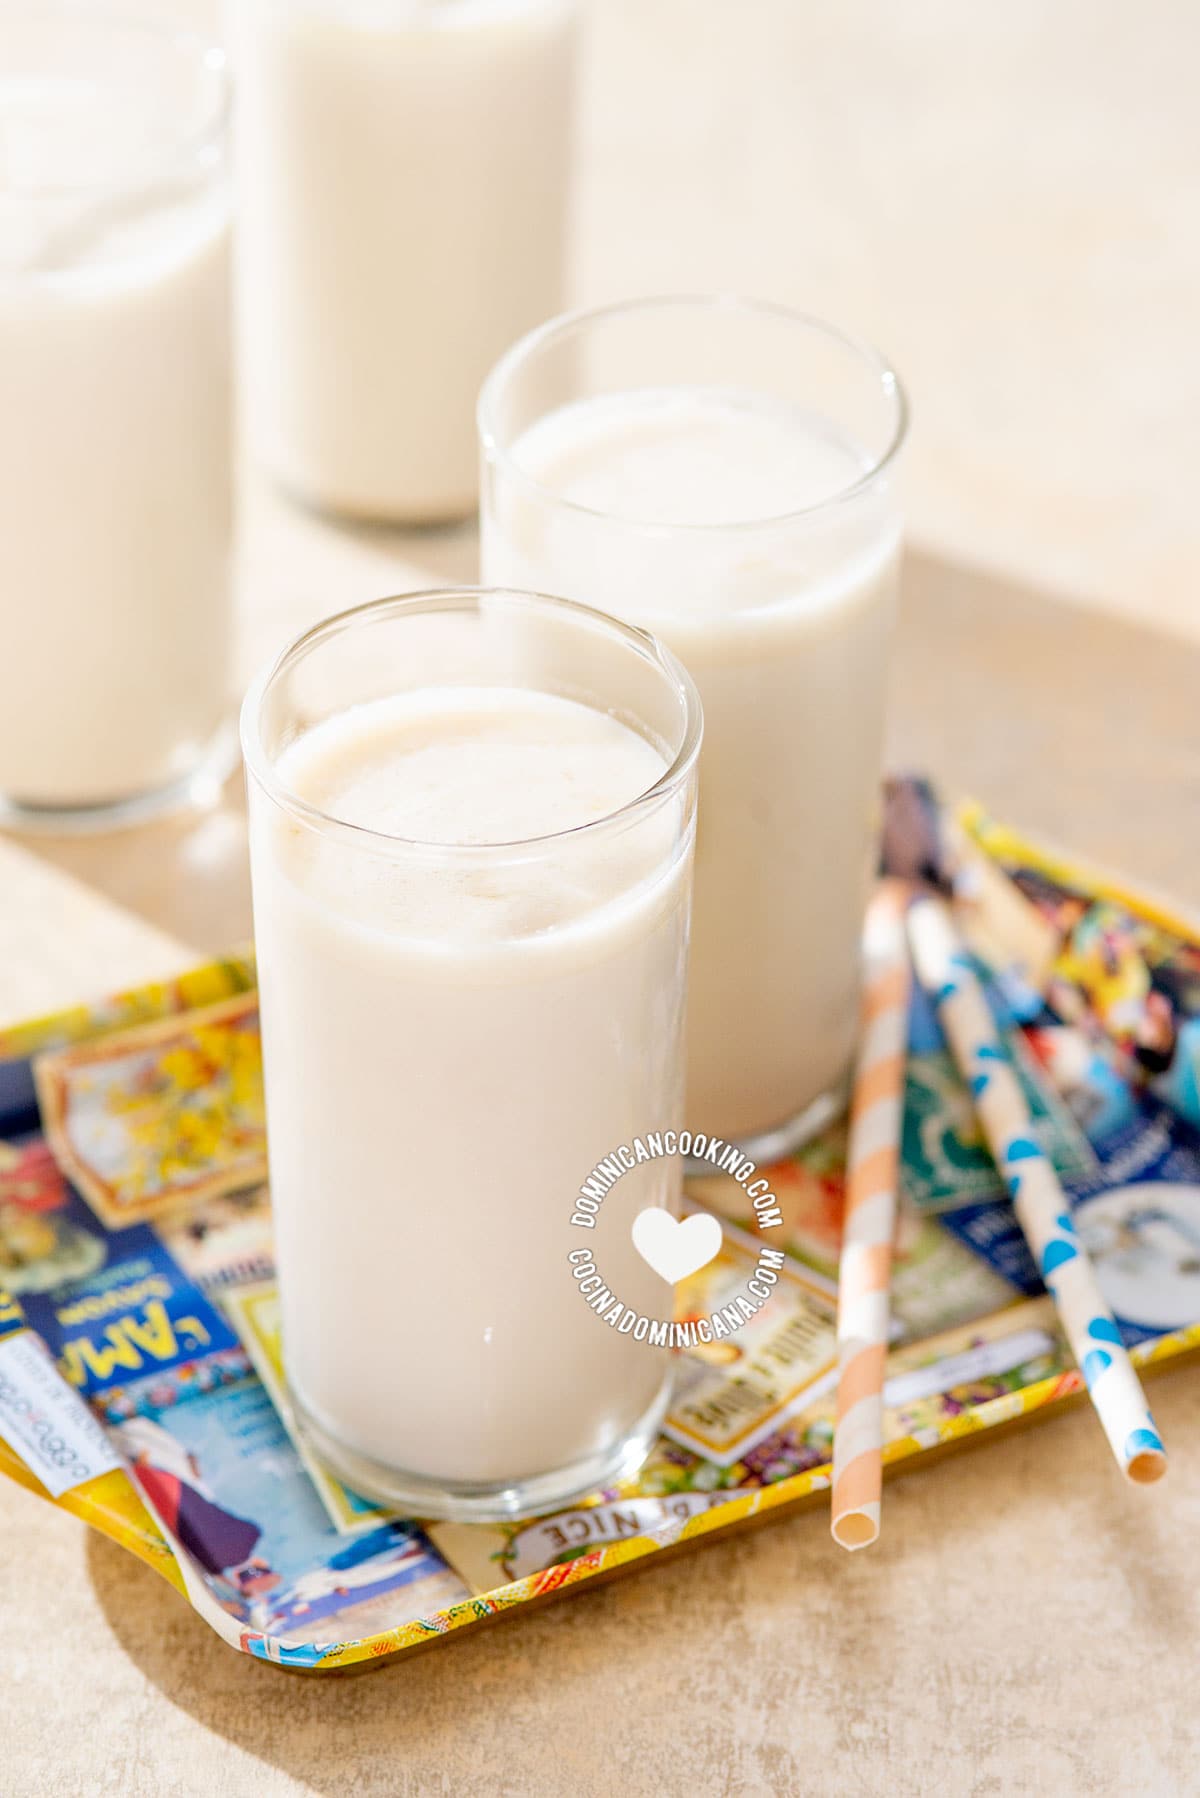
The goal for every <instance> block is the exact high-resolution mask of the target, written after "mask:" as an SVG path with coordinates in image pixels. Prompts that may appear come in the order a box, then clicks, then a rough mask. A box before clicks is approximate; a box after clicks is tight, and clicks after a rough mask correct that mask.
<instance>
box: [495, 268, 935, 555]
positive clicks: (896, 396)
mask: <svg viewBox="0 0 1200 1798" xmlns="http://www.w3.org/2000/svg"><path fill="white" fill-rule="evenodd" d="M672 307H688V308H691V309H694V310H696V311H709V312H713V313H716V312H725V313H741V314H743V315H744V316H746V317H747V318H759V319H768V320H771V321H773V322H775V323H778V324H785V325H795V326H800V327H802V328H803V329H804V330H805V331H808V332H811V333H813V334H815V335H817V336H821V337H824V338H825V339H826V341H827V342H829V343H832V344H836V345H838V346H839V347H840V348H841V349H844V350H849V351H850V352H851V353H852V354H853V355H854V356H856V357H857V358H858V360H859V361H860V362H861V363H862V364H863V365H864V366H865V367H867V368H868V369H870V370H873V371H874V372H875V373H876V375H877V376H878V380H879V391H880V392H881V394H883V395H884V397H885V398H886V399H888V400H890V402H891V405H892V409H893V416H892V423H891V431H890V434H889V437H888V441H887V444H886V446H885V447H884V449H883V451H882V453H881V454H880V455H879V456H877V457H875V458H874V459H873V460H872V462H871V465H870V467H869V468H867V469H865V470H864V471H863V473H862V474H860V475H859V476H857V477H856V479H855V480H853V481H851V482H850V483H848V485H847V486H845V487H841V488H839V489H838V491H837V492H836V493H831V494H827V495H826V496H825V498H824V499H820V500H815V501H813V502H812V503H811V504H810V505H805V506H790V507H788V508H786V509H785V510H784V511H782V512H769V513H762V514H761V515H757V516H755V517H752V518H735V519H731V520H730V521H729V522H727V523H712V522H708V521H705V522H701V523H693V524H668V523H664V522H663V521H662V520H656V519H654V518H637V517H634V516H632V515H631V514H629V513H625V512H614V511H612V510H610V509H606V508H604V507H601V506H588V505H584V504H583V503H582V502H581V501H579V500H573V499H568V498H567V496H566V495H565V494H563V493H560V492H559V491H558V489H557V488H555V487H549V486H547V485H546V483H545V482H544V481H539V480H538V479H537V477H536V476H535V475H531V474H530V473H529V471H528V470H527V469H525V468H523V467H522V466H521V464H520V463H519V462H518V461H517V460H516V458H515V457H514V455H513V453H512V450H511V448H510V447H508V446H505V445H502V444H501V442H500V440H499V436H498V434H497V432H496V429H495V424H494V415H495V412H496V410H497V401H496V396H497V394H498V393H499V392H500V391H501V390H502V389H503V388H504V387H505V386H506V385H507V383H508V382H509V381H510V380H511V379H512V378H513V376H514V375H515V374H516V373H517V372H518V371H519V370H520V369H521V367H522V366H523V365H524V364H525V363H526V362H528V361H529V360H531V358H532V357H533V356H535V355H536V354H537V352H538V351H539V350H542V349H544V348H545V347H546V346H547V345H548V344H552V343H554V342H555V341H556V340H558V339H560V338H562V337H566V336H567V335H568V334H569V333H570V332H572V331H576V330H578V329H579V328H580V327H581V326H587V325H593V324H601V323H604V322H606V321H608V320H612V319H618V318H621V317H623V316H626V315H629V314H631V313H638V312H645V313H651V312H656V311H666V310H668V309H669V308H672ZM543 416H545V415H544V414H543ZM909 419H910V409H909V403H908V395H907V393H906V391H905V388H904V385H903V383H902V381H901V380H900V377H899V375H898V374H897V373H896V371H895V369H894V368H893V367H892V365H891V363H890V362H889V361H888V359H887V357H886V356H884V355H883V353H882V351H880V350H877V349H876V348H875V347H874V345H873V344H871V343H869V342H868V341H867V340H866V339H865V338H860V337H855V336H854V335H852V334H851V333H850V332H848V331H843V330H842V329H841V327H840V326H838V325H833V324H830V323H829V321H828V320H827V319H823V318H820V317H818V316H817V314H816V313H812V312H801V311H799V310H798V309H796V308H795V307H792V306H784V305H781V304H780V303H778V302H777V301H775V300H759V299H754V298H751V297H750V296H749V295H745V294H739V293H724V292H718V293H664V294H651V295H648V296H646V297H644V298H642V299H637V300H618V301H616V302H614V303H612V304H610V305H606V306H582V307H577V308H576V309H575V310H573V311H571V312H561V313H559V314H557V316H556V317H554V318H551V319H547V320H546V322H545V323H544V324H541V325H537V326H535V327H534V329H533V330H532V331H527V332H526V333H525V335H524V336H523V337H519V338H518V339H517V341H516V342H515V343H513V344H510V345H509V347H508V349H506V350H505V352H504V354H503V355H502V356H501V357H500V360H499V361H498V362H496V363H495V364H494V365H493V366H492V368H491V370H490V372H489V373H488V375H487V377H486V379H485V380H484V383H483V386H482V387H481V388H480V390H479V398H478V401H477V402H476V406H475V424H476V430H477V433H478V436H479V443H480V448H481V449H482V451H483V455H484V458H485V459H486V460H487V461H488V462H489V463H494V464H496V465H503V467H504V469H505V472H506V473H507V474H510V475H512V476H513V477H514V478H515V479H517V480H518V481H519V482H521V484H522V485H523V486H525V487H526V488H528V489H529V490H530V491H532V492H534V493H537V494H539V495H540V496H541V497H542V498H543V499H545V500H547V501H549V502H551V503H553V504H554V505H556V506H561V507H563V508H564V509H565V510H568V511H571V512H574V513H577V514H579V515H581V516H583V517H586V518H595V519H603V520H604V521H605V522H607V523H609V524H614V525H623V526H625V527H627V528H629V529H639V530H661V531H670V532H672V533H675V532H678V533H680V534H681V535H690V534H693V533H694V534H696V535H700V536H703V535H707V534H709V533H726V534H731V533H736V532H739V531H758V530H763V529H768V528H770V527H773V526H774V527H778V526H781V525H786V524H788V523H790V522H793V521H796V520H799V519H802V518H816V517H819V516H821V514H823V513H827V512H831V511H832V510H833V509H834V508H835V507H837V506H840V505H844V504H846V503H847V502H848V501H850V500H854V499H857V498H858V497H859V496H860V495H861V494H863V493H864V492H865V491H866V490H867V489H868V488H870V487H872V486H873V485H874V484H875V483H876V482H877V481H878V480H879V478H880V476H881V475H883V474H885V473H886V471H887V470H888V469H889V468H890V467H891V466H892V464H893V463H894V462H895V461H896V459H897V457H898V456H899V454H900V451H901V449H902V448H903V447H904V442H905V439H906V438H907V436H908V426H909Z"/></svg>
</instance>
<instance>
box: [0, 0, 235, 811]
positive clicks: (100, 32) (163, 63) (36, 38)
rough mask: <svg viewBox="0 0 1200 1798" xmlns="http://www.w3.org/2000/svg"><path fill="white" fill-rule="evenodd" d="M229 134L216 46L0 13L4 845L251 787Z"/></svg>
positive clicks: (26, 9) (72, 11) (63, 18)
mask: <svg viewBox="0 0 1200 1798" xmlns="http://www.w3.org/2000/svg"><path fill="white" fill-rule="evenodd" d="M227 111H228V83H227V78H226V72H225V64H224V58H223V57H222V55H221V52H220V51H219V50H217V49H215V48H214V47H213V46H212V45H210V44H207V43H205V42H204V41H203V40H201V39H199V38H196V37H193V36H190V35H188V34H186V33H180V32H177V31H173V30H170V29H168V28H166V27H159V26H156V25H154V24H151V23H144V22H141V23H139V22H137V21H134V20H130V19H126V18H120V17H109V16H107V15H106V14H105V13H103V12H100V11H93V10H92V9H91V8H81V7H79V6H65V5H59V4H57V3H56V0H37V3H36V4H33V0H29V3H28V4H20V3H18V4H15V5H8V6H5V7H4V8H3V10H0V395H2V396H3V398H2V401H0V665H2V667H3V671H4V695H3V703H2V704H0V822H7V823H16V824H20V825H36V824H39V823H42V824H49V825H51V826H52V827H55V828H61V827H78V826H88V825H91V826H104V825H108V824H112V823H117V822H123V821H127V820H129V819H131V818H134V817H136V816H139V815H142V814H144V813H146V812H148V811H152V810H154V809H156V808H159V807H161V806H163V805H166V804H169V803H175V802H179V801H182V800H184V799H186V798H189V797H191V796H193V795H194V794H195V793H197V792H198V791H200V790H202V789H210V788H211V787H212V786H213V785H214V784H215V776H216V775H217V774H218V772H219V773H221V774H223V773H225V772H227V771H228V767H229V765H230V763H231V761H232V757H233V751H234V748H235V736H234V731H233V728H232V726H233V720H232V706H231V700H232V693H231V690H230V682H229V660H230V635H231V629H230V587H229V581H230V567H229V564H230V549H231V532H232V515H231V444H230V419H231V413H230V379H229V318H228V312H229V298H228V236H229V202H228V184H227V171H226V114H227Z"/></svg>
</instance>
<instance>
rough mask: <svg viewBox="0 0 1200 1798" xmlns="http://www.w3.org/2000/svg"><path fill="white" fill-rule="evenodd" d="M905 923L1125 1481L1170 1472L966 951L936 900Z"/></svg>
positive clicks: (922, 902) (921, 903)
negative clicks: (1034, 1131)
mask: <svg viewBox="0 0 1200 1798" xmlns="http://www.w3.org/2000/svg"><path fill="white" fill-rule="evenodd" d="M908 930H909V937H910V940H911V942H912V949H913V960H914V962H915V964H916V970H917V977H918V979H919V980H920V981H921V984H922V985H923V986H924V987H925V988H926V989H927V990H928V992H929V994H930V997H931V998H932V1000H933V1002H934V1004H935V1006H936V1007H937V1014H938V1020H939V1022H940V1023H941V1026H942V1029H943V1030H944V1032H945V1034H946V1038H947V1040H948V1042H949V1044H950V1048H951V1051H952V1053H953V1055H954V1059H955V1061H956V1062H957V1063H958V1067H959V1070H960V1072H961V1073H962V1076H963V1078H964V1079H965V1080H966V1081H967V1082H968V1083H969V1085H970V1088H971V1093H972V1095H973V1097H974V1100H975V1105H976V1108H977V1110H978V1112H979V1118H980V1122H981V1123H982V1125H983V1130H984V1134H985V1136H986V1137H987V1141H988V1147H989V1148H990V1149H991V1152H992V1157H993V1159H994V1160H995V1163H996V1166H997V1167H998V1168H999V1169H1000V1172H1001V1173H1002V1174H1003V1176H1004V1179H1005V1181H1006V1182H1007V1185H1008V1190H1009V1192H1010V1193H1011V1194H1012V1201H1013V1209H1014V1211H1015V1212H1016V1215H1017V1222H1018V1223H1019V1224H1020V1226H1021V1229H1022V1230H1023V1231H1024V1233H1025V1240H1026V1241H1027V1242H1028V1244H1029V1247H1030V1249H1031V1250H1032V1252H1033V1256H1034V1259H1035V1260H1036V1262H1037V1264H1038V1267H1039V1269H1040V1271H1041V1276H1042V1279H1043V1281H1044V1282H1045V1285H1046V1288H1047V1290H1048V1292H1049V1293H1050V1295H1051V1297H1052V1298H1053V1300H1054V1303H1055V1305H1056V1306H1057V1308H1058V1315H1059V1320H1060V1322H1061V1323H1062V1326H1063V1330H1064V1331H1065V1333H1066V1337H1067V1341H1068V1342H1069V1343H1070V1345H1071V1353H1072V1354H1073V1355H1074V1357H1075V1360H1076V1361H1077V1362H1078V1364H1079V1368H1080V1371H1081V1372H1082V1374H1083V1377H1084V1381H1085V1382H1086V1385H1087V1389H1088V1392H1089V1393H1090V1395H1091V1400H1092V1403H1093V1405H1094V1406H1095V1407H1096V1414H1097V1416H1098V1417H1099V1419H1100V1422H1101V1423H1102V1424H1103V1426H1104V1433H1105V1435H1106V1436H1107V1437H1108V1440H1109V1443H1110V1445H1111V1447H1112V1451H1113V1454H1114V1455H1115V1456H1116V1458H1117V1464H1118V1466H1119V1467H1120V1468H1121V1470H1122V1472H1123V1473H1124V1474H1125V1475H1126V1476H1127V1477H1128V1478H1129V1479H1131V1480H1135V1481H1137V1482H1138V1483H1139V1484H1142V1485H1148V1484H1149V1483H1150V1482H1151V1481H1152V1480H1157V1479H1161V1478H1162V1476H1163V1474H1164V1473H1165V1472H1166V1471H1167V1457H1166V1450H1165V1449H1164V1448H1163V1445H1162V1440H1161V1438H1160V1436H1159V1434H1158V1430H1157V1428H1156V1426H1155V1423H1154V1419H1153V1417H1152V1416H1151V1415H1150V1409H1149V1407H1148V1405H1147V1404H1146V1395H1145V1393H1144V1392H1143V1391H1142V1387H1141V1382H1140V1381H1139V1380H1138V1377H1137V1374H1136V1373H1135V1372H1134V1370H1133V1363H1132V1362H1131V1361H1130V1359H1129V1356H1128V1355H1127V1354H1126V1352H1125V1349H1124V1346H1123V1345H1122V1342H1121V1333H1120V1331H1119V1329H1118V1328H1117V1324H1116V1321H1115V1320H1114V1318H1113V1315H1112V1312H1111V1311H1110V1310H1109V1308H1108V1306H1107V1305H1106V1304H1105V1302H1104V1299H1103V1297H1102V1295H1101V1292H1100V1286H1099V1282H1098V1281H1097V1279H1096V1271H1095V1269H1094V1267H1093V1266H1092V1264H1091V1262H1090V1261H1089V1260H1088V1257H1087V1255H1086V1253H1085V1252H1084V1248H1083V1244H1082V1243H1081V1242H1080V1240H1079V1237H1078V1236H1077V1235H1076V1232H1075V1226H1074V1224H1073V1223H1072V1221H1071V1208H1070V1204H1069V1202H1068V1200H1067V1197H1066V1194H1065V1193H1064V1192H1063V1189H1062V1185H1061V1183H1060V1181H1059V1178H1058V1175H1057V1174H1056V1173H1055V1171H1054V1167H1053V1165H1052V1163H1051V1162H1050V1161H1049V1160H1048V1159H1047V1157H1046V1156H1045V1155H1044V1154H1043V1153H1042V1150H1041V1148H1040V1147H1039V1145H1038V1143H1037V1141H1036V1140H1035V1138H1034V1135H1033V1128H1032V1124H1031V1120H1030V1115H1029V1108H1028V1106H1027V1105H1026V1103H1025V1097H1024V1094H1023V1093H1022V1091H1021V1088H1020V1086H1019V1085H1018V1083H1017V1078H1016V1075H1015V1074H1014V1073H1013V1070H1012V1068H1011V1067H1010V1065H1009V1063H1008V1060H1007V1058H1006V1056H1005V1053H1004V1050H1003V1049H1002V1047H1001V1045H1000V1040H999V1037H998V1036H997V1034H996V1027H995V1024H994V1023H993V1021H992V1014H991V1010H990V1008H989V1006H988V1002H987V1000H986V998H985V997H984V993H983V988H982V987H981V986H980V983H979V980H978V979H977V977H976V974H975V971H974V968H973V965H972V962H971V958H970V956H969V955H967V953H966V952H965V950H964V949H963V947H962V944H961V942H960V940H959V938H958V935H957V932H956V930H955V927H954V924H953V922H952V920H951V917H950V914H949V911H948V910H947V908H946V906H945V905H944V904H943V903H942V902H941V901H940V900H935V899H924V898H923V899H919V900H917V901H916V903H915V904H914V905H913V907H912V909H911V910H910V912H909V914H908Z"/></svg>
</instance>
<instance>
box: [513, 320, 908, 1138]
mask: <svg viewBox="0 0 1200 1798" xmlns="http://www.w3.org/2000/svg"><path fill="white" fill-rule="evenodd" d="M905 422H906V409H905V401H904V396H903V393H902V391H901V388H900V385H899V382H898V381H897V378H896V376H895V374H894V373H893V372H892V370H891V369H890V368H889V367H888V365H887V363H886V362H884V361H883V360H882V358H880V357H879V356H878V355H876V354H875V352H874V351H872V350H870V349H867V348H866V347H864V346H863V345H860V344H858V343H856V342H854V341H852V340H851V339H850V338H847V337H845V336H843V335H842V334H841V333H840V332H839V331H836V330H834V329H833V328H832V327H831V326H829V325H825V324H822V323H820V322H819V321H817V320H814V319H809V318H805V317H803V316H801V315H799V314H795V313H791V312H787V311H784V310H782V309H780V308H777V307H773V306H767V305H761V304H756V303H752V302H749V301H742V300H733V299H725V298H720V297H714V298H697V299H664V300H651V301H646V302H642V303H639V304H632V305H627V306H616V307H611V308H608V309H606V310H602V311H598V312H590V313H577V314H574V315H572V316H568V317H565V318H561V319H558V320H555V321H553V322H552V323H550V324H548V325H545V326H543V327H542V328H541V329H540V330H537V331H535V332H533V333H532V335H530V336H528V337H526V338H524V339H522V341H521V342H519V343H518V344H517V345H516V346H515V347H514V348H512V349H511V350H509V352H508V353H507V354H506V355H505V357H504V358H503V359H502V360H501V362H500V363H499V364H498V365H497V367H496V368H495V369H494V370H493V372H492V374H491V376H490V377H489V379H488V381H487V382H486V384H485V386H484V389H483V393H482V395H481V399H480V405H479V430H480V437H481V445H482V458H483V468H482V501H481V504H482V533H483V569H484V577H483V578H484V579H485V580H489V581H505V582H512V583H514V584H519V585H533V586H536V587H538V588H540V589H542V590H544V591H546V592H551V593H562V594H566V595H567V596H569V597H570V598H573V599H578V600H584V601H586V602H587V603H589V604H592V605H598V606H603V607H605V608H607V609H609V610H612V611H615V612H617V613H618V614H619V615H620V616H621V617H623V618H626V619H630V620H632V621H633V622H635V623H637V624H640V625H644V626H645V627H646V628H647V629H650V630H653V631H655V632H656V633H657V634H658V635H660V636H661V637H662V639H663V640H664V641H665V642H667V643H668V644H670V646H671V648H672V649H673V650H674V651H675V653H676V654H677V655H678V656H679V657H680V658H681V660H682V661H683V662H684V663H685V664H686V666H687V667H688V669H689V671H690V672H691V674H692V675H693V677H694V678H695V681H696V685H697V687H698V689H699V691H700V695H701V699H702V701H703V704H704V714H705V748H704V755H703V758H702V767H701V778H700V822H699V835H698V839H697V850H696V858H697V859H696V901H695V925H694V932H693V948H692V966H691V976H690V982H689V998H688V1033H687V1034H688V1045H687V1047H688V1096H687V1115H688V1123H689V1125H690V1126H691V1127H692V1128H693V1129H698V1130H702V1131H705V1132H708V1133H709V1134H714V1133H715V1134H717V1135H720V1136H722V1137H724V1138H726V1139H728V1140H731V1141H736V1142H739V1143H741V1144H742V1145H743V1146H745V1147H747V1148H748V1149H749V1150H750V1152H751V1153H752V1154H755V1155H756V1156H757V1157H758V1158H760V1159H761V1158H769V1157H771V1156H774V1155H778V1154H782V1153H784V1152H785V1151H786V1150H787V1149H788V1148H789V1147H791V1146H794V1145H795V1144H797V1143H798V1142H799V1141H801V1140H803V1137H804V1136H805V1135H806V1134H807V1133H809V1132H811V1130H812V1129H814V1128H815V1127H817V1125H818V1124H819V1123H820V1122H823V1121H825V1120H826V1119H827V1118H828V1117H829V1116H830V1115H832V1113H833V1111H834V1109H835V1107H836V1104H837V1102H838V1097H839V1095H840V1093H841V1091H842V1089H843V1087H844V1082H845V1079H846V1076H847V1072H848V1069H849V1064H850V1059H851V1054H852V1049H853V1041H854V1033H855V1028H856V1015H857V1007H856V997H857V991H858V977H859V932H860V927H861V922H862V915H863V908H864V903H865V898H866V892H867V883H868V879H869V875H870V870H871V864H872V858H873V855H874V849H875V841H876V824H877V815H878V805H879V797H878V794H879V774H880V759H881V753H882V735H883V714H884V687H885V679H886V673H887V662H888V646H889V641H890V638H891V634H892V618H893V611H894V606H895V598H896V588H897V577H898V571H899V564H900V515H899V505H898V499H897V494H896V482H895V474H896V462H897V453H898V451H899V449H900V445H901V442H902V440H903V437H904V433H905Z"/></svg>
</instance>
